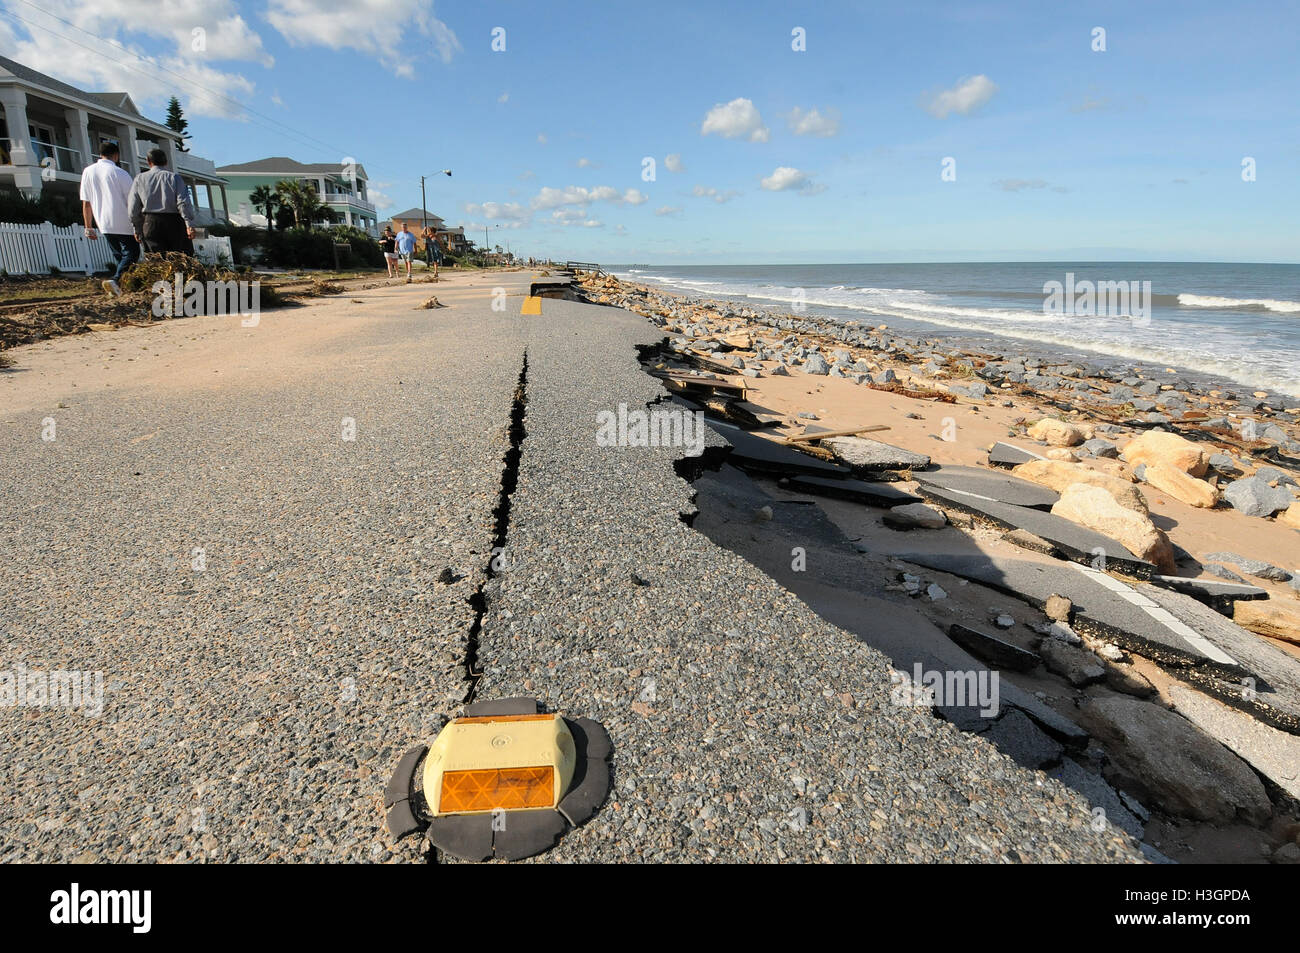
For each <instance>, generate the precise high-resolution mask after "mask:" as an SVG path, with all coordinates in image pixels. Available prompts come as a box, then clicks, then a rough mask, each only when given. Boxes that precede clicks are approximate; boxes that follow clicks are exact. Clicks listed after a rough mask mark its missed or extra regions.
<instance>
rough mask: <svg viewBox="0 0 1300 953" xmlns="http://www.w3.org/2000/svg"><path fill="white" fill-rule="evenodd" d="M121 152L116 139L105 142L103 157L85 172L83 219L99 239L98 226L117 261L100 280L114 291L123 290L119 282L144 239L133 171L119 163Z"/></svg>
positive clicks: (93, 238)
mask: <svg viewBox="0 0 1300 953" xmlns="http://www.w3.org/2000/svg"><path fill="white" fill-rule="evenodd" d="M119 155H121V151H120V150H119V149H118V146H117V143H116V142H105V143H104V144H103V146H101V147H100V150H99V161H97V162H96V163H95V164H94V165H91V166H87V167H86V168H85V170H84V171H83V172H82V173H81V219H82V221H83V222H84V223H85V226H86V231H85V235H86V237H87V238H89V239H90V240H91V241H98V240H99V235H98V234H96V228H97V227H98V231H100V232H103V233H104V240H105V241H106V242H108V247H109V248H110V249H112V251H113V258H114V259H115V260H116V261H117V270H116V271H114V272H113V277H112V278H109V279H107V280H106V281H102V282H100V285H101V286H102V287H103V289H104V290H105V291H107V292H108V293H109V294H110V295H120V294H121V293H122V288H121V286H120V285H118V282H119V281H120V280H121V278H122V275H124V274H126V270H127V269H128V268H130V267H131V266H132V265H134V264H135V263H136V262H137V261H139V260H140V243H139V242H138V241H136V238H135V229H134V228H132V226H131V213H130V207H129V206H130V200H131V174H130V173H129V172H127V171H126V170H125V169H123V168H122V167H121V166H119V165H118V164H117V159H118V156H119Z"/></svg>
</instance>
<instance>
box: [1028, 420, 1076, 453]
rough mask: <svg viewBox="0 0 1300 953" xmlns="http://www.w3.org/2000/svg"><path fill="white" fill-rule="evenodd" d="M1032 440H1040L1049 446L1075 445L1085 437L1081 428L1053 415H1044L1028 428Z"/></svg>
mask: <svg viewBox="0 0 1300 953" xmlns="http://www.w3.org/2000/svg"><path fill="white" fill-rule="evenodd" d="M1029 436H1030V438H1031V439H1033V440H1041V441H1042V442H1043V443H1045V444H1047V445H1048V446H1049V447H1077V446H1078V445H1079V444H1081V443H1083V441H1084V440H1085V439H1086V438H1085V437H1084V433H1083V430H1081V429H1080V428H1079V427H1076V426H1075V425H1074V424H1068V423H1066V422H1065V421H1064V420H1057V419H1056V418H1055V417H1044V418H1043V419H1042V420H1040V421H1038V422H1037V423H1036V424H1034V425H1033V426H1032V427H1030V428H1029Z"/></svg>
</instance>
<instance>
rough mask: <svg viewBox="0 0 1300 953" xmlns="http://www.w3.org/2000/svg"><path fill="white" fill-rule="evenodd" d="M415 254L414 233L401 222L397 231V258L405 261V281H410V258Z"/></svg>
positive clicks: (408, 282)
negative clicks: (400, 227) (400, 228)
mask: <svg viewBox="0 0 1300 953" xmlns="http://www.w3.org/2000/svg"><path fill="white" fill-rule="evenodd" d="M414 254H415V233H414V232H413V231H411V230H410V229H409V228H407V227H406V223H405V222H403V223H402V230H401V231H400V232H398V233H397V258H398V260H399V261H404V262H406V283H407V284H408V285H409V284H410V283H411V258H412V256H413V255H414Z"/></svg>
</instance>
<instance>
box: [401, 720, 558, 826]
mask: <svg viewBox="0 0 1300 953" xmlns="http://www.w3.org/2000/svg"><path fill="white" fill-rule="evenodd" d="M574 757H575V751H574V745H573V736H572V735H571V734H570V733H569V728H568V726H567V725H566V724H565V723H564V719H563V718H561V717H559V716H558V715H552V714H547V715H497V716H489V717H483V718H457V719H455V720H453V721H452V722H451V723H450V724H449V725H447V727H445V728H443V729H442V731H441V732H440V733H439V735H438V738H437V740H436V741H434V743H433V745H432V746H431V747H430V748H429V754H428V756H427V757H426V758H425V759H424V797H425V800H426V802H427V803H428V805H429V808H430V811H431V813H432V814H433V815H434V816H435V817H437V816H440V815H443V814H474V813H483V812H491V811H494V810H512V811H517V810H530V809H534V808H543V807H550V808H553V807H555V806H556V805H557V804H559V803H560V800H561V798H563V797H564V794H565V791H566V789H567V788H568V786H569V782H570V781H571V780H572V779H573V769H574Z"/></svg>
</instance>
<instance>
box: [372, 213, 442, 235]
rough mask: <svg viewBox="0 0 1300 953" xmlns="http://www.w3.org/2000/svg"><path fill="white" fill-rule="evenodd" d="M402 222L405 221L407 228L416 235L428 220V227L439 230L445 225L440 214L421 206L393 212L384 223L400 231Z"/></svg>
mask: <svg viewBox="0 0 1300 953" xmlns="http://www.w3.org/2000/svg"><path fill="white" fill-rule="evenodd" d="M403 222H405V223H406V227H407V228H409V229H410V230H411V231H413V232H415V234H417V235H418V234H420V230H421V229H422V228H424V223H425V222H428V223H429V225H430V227H432V228H435V229H437V230H438V231H439V232H441V231H442V230H443V229H444V228H446V227H447V223H446V222H444V221H443V220H442V217H441V216H438V215H434V214H433V213H432V212H430V211H429V210H428V209H423V208H408V209H407V210H406V211H405V212H394V213H393V214H392V215H391V216H390V217H389V219H388V221H387V222H385V223H384V224H385V225H388V226H390V227H391V228H392V229H393V231H395V232H400V231H401V230H402V223H403Z"/></svg>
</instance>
